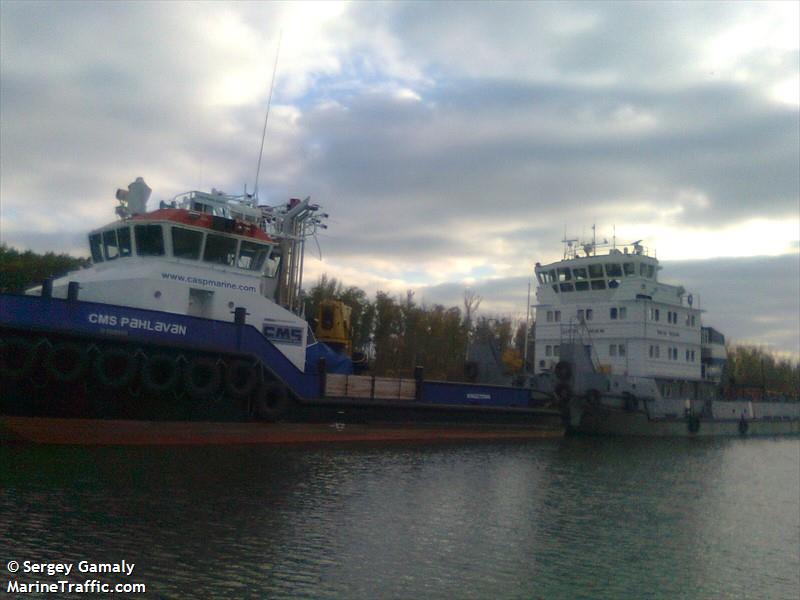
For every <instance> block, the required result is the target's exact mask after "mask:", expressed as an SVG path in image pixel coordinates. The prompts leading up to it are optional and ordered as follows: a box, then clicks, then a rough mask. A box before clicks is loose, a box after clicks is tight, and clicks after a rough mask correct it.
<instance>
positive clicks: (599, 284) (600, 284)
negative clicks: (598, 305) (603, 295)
mask: <svg viewBox="0 0 800 600" xmlns="http://www.w3.org/2000/svg"><path fill="white" fill-rule="evenodd" d="M592 289H593V290H604V289H606V280H605V279H592Z"/></svg>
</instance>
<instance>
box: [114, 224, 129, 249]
mask: <svg viewBox="0 0 800 600" xmlns="http://www.w3.org/2000/svg"><path fill="white" fill-rule="evenodd" d="M117 241H118V242H119V255H120V256H130V255H131V230H130V227H120V228H119V229H117Z"/></svg>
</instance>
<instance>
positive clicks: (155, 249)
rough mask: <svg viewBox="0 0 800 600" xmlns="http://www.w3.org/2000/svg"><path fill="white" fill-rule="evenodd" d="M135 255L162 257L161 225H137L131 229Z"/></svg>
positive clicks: (162, 237)
mask: <svg viewBox="0 0 800 600" xmlns="http://www.w3.org/2000/svg"><path fill="white" fill-rule="evenodd" d="M133 237H134V238H135V239H136V254H138V255H139V256H164V235H163V233H162V231H161V225H137V226H136V227H134V228H133Z"/></svg>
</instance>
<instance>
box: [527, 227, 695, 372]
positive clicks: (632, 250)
mask: <svg viewBox="0 0 800 600" xmlns="http://www.w3.org/2000/svg"><path fill="white" fill-rule="evenodd" d="M565 244H566V247H565V252H564V257H563V259H562V260H560V261H558V262H554V263H551V264H547V265H541V264H539V263H537V264H536V268H535V273H536V279H537V281H538V287H537V290H536V301H537V304H536V307H535V308H536V328H535V343H536V345H535V370H536V373H542V372H546V371H550V370H552V369H553V368H554V366H555V365H556V363H558V361H559V354H560V346H561V345H562V344H563V343H565V342H566V343H572V342H576V341H577V342H579V343H581V344H583V345H584V346H585V347H586V351H587V353H589V354H590V357H591V359H592V362H593V363H594V365H595V367H596V368H597V369H598V370H599V371H601V372H605V373H609V374H615V375H627V376H631V377H650V378H657V379H662V380H683V381H702V380H703V379H704V378H705V377H707V376H711V373H710V372H709V373H707V374H706V373H704V371H705V369H703V367H702V348H703V345H702V327H701V321H700V315H701V312H702V311H700V310H699V309H698V308H696V307H695V306H693V305H694V301H693V297H692V295H691V294H689V293H687V292H686V290H685V289H684V288H683V287H681V286H674V285H668V284H665V283H661V282H660V281H659V280H658V272H659V269H660V268H661V267H660V266H659V264H658V260H657V259H656V257H655V256H651V255H650V253H649V252H648V250H647V249H646V248H645V247H643V246H642V245H641V244H640V243H639V242H636V243H634V244H630V245H625V246H620V247H616V246H615V247H610V248H607V249H605V250H604V251H598V250H599V248H598V246H599V245H598V244H596V243H588V244H583V245H581V246H578V245H576V244H575V240H566V241H565ZM579 249H580V251H582V255H581V252H580V251H579Z"/></svg>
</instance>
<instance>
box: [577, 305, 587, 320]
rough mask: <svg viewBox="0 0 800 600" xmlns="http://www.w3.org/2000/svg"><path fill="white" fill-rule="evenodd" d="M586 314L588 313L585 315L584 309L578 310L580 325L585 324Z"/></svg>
mask: <svg viewBox="0 0 800 600" xmlns="http://www.w3.org/2000/svg"><path fill="white" fill-rule="evenodd" d="M585 314H586V313H584V311H583V309H582V308H579V309H578V322H579V323H583V320H584V318H585Z"/></svg>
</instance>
